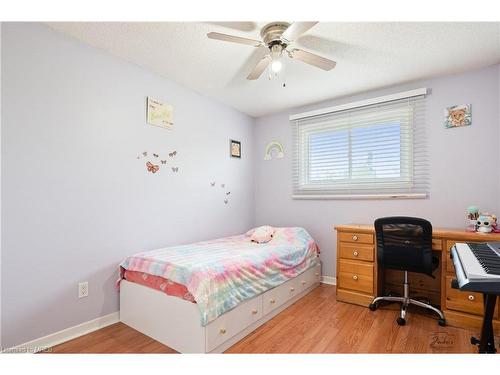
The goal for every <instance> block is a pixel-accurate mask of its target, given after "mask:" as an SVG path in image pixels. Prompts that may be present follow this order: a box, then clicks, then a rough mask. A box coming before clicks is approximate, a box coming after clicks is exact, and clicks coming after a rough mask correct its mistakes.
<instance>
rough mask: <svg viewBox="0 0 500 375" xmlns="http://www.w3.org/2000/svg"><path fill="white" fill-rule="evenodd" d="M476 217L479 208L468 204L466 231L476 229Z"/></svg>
mask: <svg viewBox="0 0 500 375" xmlns="http://www.w3.org/2000/svg"><path fill="white" fill-rule="evenodd" d="M478 217H479V208H477V207H476V206H469V207H468V208H467V218H468V219H469V225H468V226H467V231H468V232H475V231H476V229H477V227H476V226H477V218H478Z"/></svg>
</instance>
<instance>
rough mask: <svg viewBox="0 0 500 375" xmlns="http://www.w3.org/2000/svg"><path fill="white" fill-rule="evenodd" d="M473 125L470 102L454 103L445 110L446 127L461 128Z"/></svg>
mask: <svg viewBox="0 0 500 375" xmlns="http://www.w3.org/2000/svg"><path fill="white" fill-rule="evenodd" d="M469 125H472V113H471V105H470V104H462V105H454V106H452V107H448V108H446V109H445V110H444V126H445V127H446V128H459V127H462V126H469Z"/></svg>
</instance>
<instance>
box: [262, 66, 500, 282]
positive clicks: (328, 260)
mask: <svg viewBox="0 0 500 375" xmlns="http://www.w3.org/2000/svg"><path fill="white" fill-rule="evenodd" d="M498 75H499V67H498V66H493V67H489V68H486V69H482V70H478V71H472V72H468V73H465V74H461V75H453V76H446V77H442V78H437V79H432V80H427V81H422V82H414V83H411V84H405V85H400V86H397V87H391V88H388V89H384V90H378V91H374V92H369V93H364V94H362V95H356V96H352V97H346V98H342V99H338V100H333V101H328V102H324V103H320V104H316V105H311V106H307V107H304V108H297V109H292V110H289V111H286V112H281V113H278V114H274V115H270V116H266V117H262V118H259V119H257V121H256V129H255V131H254V135H255V147H256V148H255V159H254V160H255V165H254V169H255V220H256V224H270V225H282V226H285V225H300V226H304V227H305V228H306V229H307V230H308V231H309V232H310V233H311V235H312V236H313V237H314V238H315V239H316V240H317V241H318V242H319V245H320V247H321V250H322V254H321V258H322V261H323V264H324V268H323V274H325V275H327V276H335V262H336V234H335V231H334V230H333V226H334V225H337V224H345V223H371V222H373V220H374V219H375V218H377V217H381V216H390V215H409V216H420V217H425V218H428V219H429V220H430V221H431V222H432V223H433V224H434V225H435V226H447V227H462V226H463V225H464V224H465V212H466V209H467V206H469V205H471V204H476V205H477V206H479V207H480V208H481V209H482V210H488V211H493V212H497V213H498V212H500V202H499V198H498V196H499V187H500V186H499V185H500V176H499V168H498V162H499V156H500V155H499V152H498V149H499V144H500V143H499V140H500V134H499V133H500V132H499V119H498V118H499V77H498ZM419 87H427V88H430V89H431V94H430V95H428V99H427V121H426V122H427V124H426V126H427V129H426V130H427V137H428V147H429V157H430V164H431V169H430V171H431V181H430V182H431V190H430V198H429V199H425V200H422V199H420V200H292V199H291V189H292V188H291V157H292V155H291V152H290V146H291V133H290V123H289V121H288V117H289V115H291V114H295V113H300V112H303V111H306V110H312V109H317V108H321V107H326V106H331V105H337V104H342V103H348V102H351V101H356V100H361V99H366V98H372V97H377V96H380V95H386V94H390V93H395V92H400V91H405V90H409V89H414V88H419ZM464 103H471V104H472V121H473V124H472V126H470V127H466V128H461V129H445V128H444V127H443V111H444V108H445V107H447V106H450V105H454V104H464ZM271 140H279V141H281V142H283V145H284V147H285V152H286V157H285V158H284V159H281V160H280V159H278V160H272V161H264V160H263V156H264V148H265V146H266V144H267V143H268V142H269V141H271Z"/></svg>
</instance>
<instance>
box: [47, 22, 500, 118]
mask: <svg viewBox="0 0 500 375" xmlns="http://www.w3.org/2000/svg"><path fill="white" fill-rule="evenodd" d="M265 24H266V23H265V22H257V23H254V22H234V23H230V22H226V23H208V22H207V23H192V22H165V23H132V22H118V23H108V22H105V23H96V22H85V23H73V22H71V23H49V26H50V27H52V28H54V29H56V30H59V31H61V32H63V33H66V34H68V35H71V36H74V37H76V38H78V39H80V40H82V41H84V42H86V43H88V44H90V45H92V46H95V47H98V48H102V49H104V50H106V51H109V52H111V53H112V54H114V55H116V56H119V57H121V58H123V59H125V60H127V61H130V62H133V63H135V64H137V65H140V66H142V67H145V68H148V69H150V70H153V71H154V72H156V73H158V74H160V75H162V76H164V77H166V78H169V79H171V80H173V81H175V82H177V83H179V84H181V85H184V86H186V87H189V88H191V89H193V90H195V91H197V92H199V93H200V94H202V95H205V96H207V97H210V98H213V99H216V100H218V101H220V102H223V103H225V104H227V105H229V106H231V107H233V108H236V109H238V110H240V111H242V112H244V113H247V114H249V115H251V116H254V117H258V116H261V115H265V114H268V113H272V112H276V111H279V110H283V109H285V108H290V107H296V106H300V105H305V104H309V103H314V102H318V101H321V100H325V99H331V98H335V97H340V96H345V95H350V94H354V93H358V92H361V91H366V90H370V89H375V88H380V87H384V86H389V85H393V84H397V83H402V82H408V81H412V80H416V79H421V78H428V77H432V76H436V75H442V74H449V73H458V72H461V71H465V70H469V69H475V68H479V67H483V66H488V65H492V64H495V63H498V62H500V23H444V22H443V23H331V22H323V23H319V24H318V25H316V26H315V27H314V28H312V29H311V30H309V32H307V33H306V34H305V35H304V36H302V37H301V38H299V39H298V40H297V42H296V46H298V47H300V48H303V49H305V50H309V51H311V52H316V53H318V54H320V55H323V56H325V57H329V58H332V59H333V60H335V61H337V67H336V68H335V69H333V70H332V71H330V72H325V71H322V70H320V69H317V68H314V67H311V66H308V65H306V64H304V63H302V62H300V61H292V60H287V61H286V64H285V67H284V70H283V74H282V75H281V77H282V78H283V79H284V81H285V82H286V87H283V86H282V83H283V80H282V79H278V80H271V81H270V80H268V78H267V75H266V73H264V74H263V75H262V76H261V78H260V79H259V80H256V81H248V80H246V79H245V77H246V76H247V75H248V73H249V72H250V71H251V70H252V67H253V66H254V65H255V64H256V62H257V61H258V60H259V58H260V57H261V56H262V54H263V53H265V48H264V49H256V48H253V47H250V46H246V45H239V44H234V43H225V42H221V41H217V40H211V39H208V38H207V37H206V33H207V32H209V31H218V32H222V33H228V34H234V35H238V36H243V37H249V38H254V39H260V35H259V32H260V28H261V27H262V26H263V25H265Z"/></svg>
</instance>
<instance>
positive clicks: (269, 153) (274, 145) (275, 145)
mask: <svg viewBox="0 0 500 375" xmlns="http://www.w3.org/2000/svg"><path fill="white" fill-rule="evenodd" d="M273 157H274V159H282V158H284V157H285V150H284V149H283V145H282V144H281V143H280V142H278V141H271V142H269V143H268V144H267V146H266V151H265V153H264V160H272V159H273Z"/></svg>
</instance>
